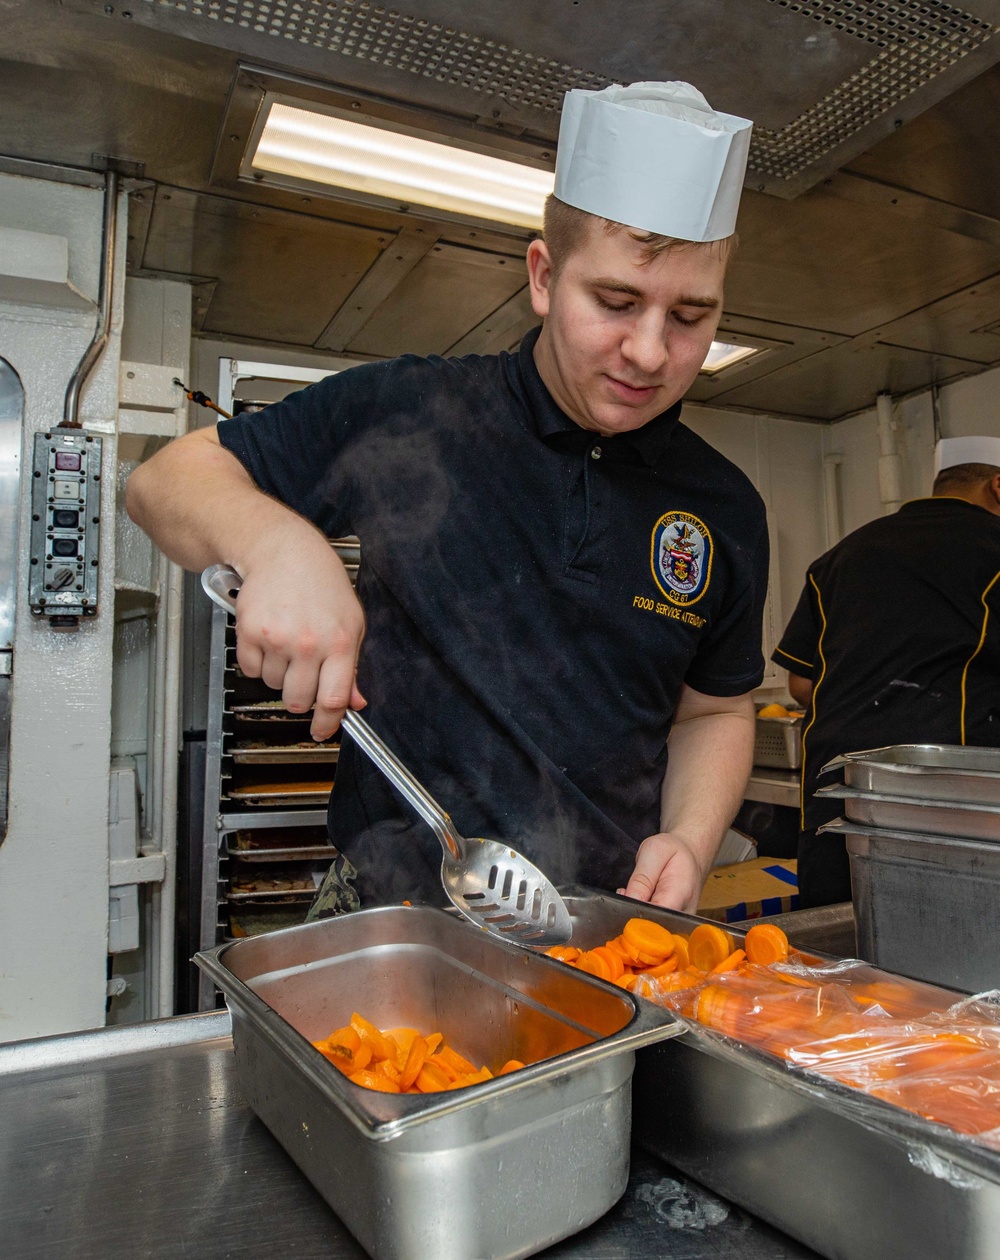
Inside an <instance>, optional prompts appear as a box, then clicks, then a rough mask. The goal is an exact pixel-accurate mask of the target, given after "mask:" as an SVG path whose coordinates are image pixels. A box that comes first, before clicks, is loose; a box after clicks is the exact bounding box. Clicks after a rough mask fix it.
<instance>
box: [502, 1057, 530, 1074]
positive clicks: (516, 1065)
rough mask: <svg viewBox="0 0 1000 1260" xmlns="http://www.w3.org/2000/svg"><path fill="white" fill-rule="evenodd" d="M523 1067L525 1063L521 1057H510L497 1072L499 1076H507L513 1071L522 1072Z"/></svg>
mask: <svg viewBox="0 0 1000 1260" xmlns="http://www.w3.org/2000/svg"><path fill="white" fill-rule="evenodd" d="M523 1067H524V1064H523V1063H522V1062H521V1060H520V1059H508V1060H507V1062H506V1063H505V1064H504V1065H503V1067H502V1068H501V1069H500V1071H499V1072H497V1076H507V1075H508V1074H509V1073H511V1072H520V1070H521V1068H523Z"/></svg>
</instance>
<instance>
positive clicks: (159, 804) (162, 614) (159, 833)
mask: <svg viewBox="0 0 1000 1260" xmlns="http://www.w3.org/2000/svg"><path fill="white" fill-rule="evenodd" d="M166 586H167V558H166V556H164V555H163V554H162V552H158V553H157V563H156V591H157V606H156V613H155V616H154V617H153V618H152V631H153V661H152V677H151V679H150V692H151V697H150V705H149V728H148V729H149V741H148V745H147V746H148V748H149V756H148V761H147V771H146V834H147V837H148V844H149V847H150V849H151V851H153V852H159V851H160V850H161V849H162V847H163V766H164V744H163V735H164V732H163V710H164V694H165V693H164V683H165V675H166V659H167V635H166V624H167V623H166V611H167V610H166ZM150 900H151V905H150V911H151V913H150V916H149V925H150V939H149V940H148V941H147V942H146V947H145V948H146V956H147V962H146V972H147V974H148V976H149V1002H148V1008H147V1011H146V1016H147V1018H149V1019H153V1018H155V1017H156V1014H157V1012H158V1011H159V1009H160V966H159V962H160V942H161V938H162V935H163V916H162V912H161V895H160V889H159V888H157V887H156V886H153V887H152V888H151V890H150Z"/></svg>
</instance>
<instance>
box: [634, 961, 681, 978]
mask: <svg viewBox="0 0 1000 1260" xmlns="http://www.w3.org/2000/svg"><path fill="white" fill-rule="evenodd" d="M676 970H677V959H676V958H673V957H671V958H665V959H664V960H663V962H661V963H660V965H659V966H658V967H650V968H649V970H648V971H644V972H643V973H642V974H643V975H644V976H649V978H650V979H651V980H658V979H659V978H660V977H661V976H669V975H670V973H671V972H673V971H676Z"/></svg>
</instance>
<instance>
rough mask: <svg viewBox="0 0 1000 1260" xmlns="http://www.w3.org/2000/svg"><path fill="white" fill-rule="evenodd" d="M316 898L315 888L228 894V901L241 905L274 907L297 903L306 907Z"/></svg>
mask: <svg viewBox="0 0 1000 1260" xmlns="http://www.w3.org/2000/svg"><path fill="white" fill-rule="evenodd" d="M315 896H316V889H315V888H281V889H265V890H263V891H260V892H235V891H233V890H232V889H230V890H229V891H228V892H227V893H226V900H227V901H231V902H233V903H234V904H235V905H240V904H241V903H244V902H255V903H261V902H267V903H269V904H271V903H273V904H274V905H279V904H281V905H288V904H294V903H296V902H303V903H305V904H306V905H308V904H310V903H311V902H312V899H313V898H314V897H315Z"/></svg>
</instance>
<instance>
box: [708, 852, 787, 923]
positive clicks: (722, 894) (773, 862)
mask: <svg viewBox="0 0 1000 1260" xmlns="http://www.w3.org/2000/svg"><path fill="white" fill-rule="evenodd" d="M796 866H797V863H796V862H795V861H794V860H792V861H786V860H785V859H783V858H754V859H753V860H752V861H750V862H736V863H734V864H733V865H732V866H716V867H713V868H712V870H711V871H710V872H709V875H708V879H707V880H706V881H705V887H704V888H703V889H702V891H701V901H700V903H699V905H698V913H699V914H700V915H701V916H702V917H703V918H705V919H717V920H718V921H719V922H720V923H739V922H740V921H741V920H742V919H762V918H766V917H767V916H768V915H772V914H784V913H786V912H787V911H788V910H797V909H798V906H799V884H798V875H797V874H796Z"/></svg>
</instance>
